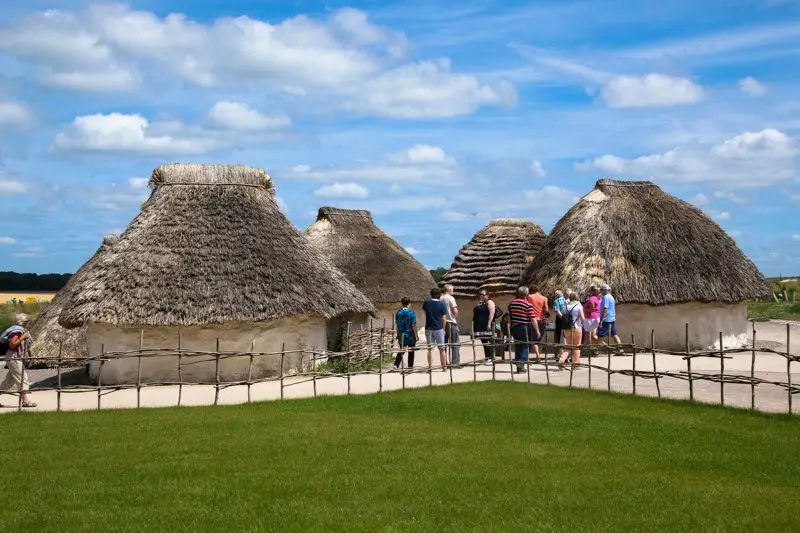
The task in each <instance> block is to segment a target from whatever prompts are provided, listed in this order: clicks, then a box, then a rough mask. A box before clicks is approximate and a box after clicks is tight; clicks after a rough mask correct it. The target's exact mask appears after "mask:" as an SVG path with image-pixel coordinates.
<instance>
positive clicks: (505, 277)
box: [442, 218, 547, 333]
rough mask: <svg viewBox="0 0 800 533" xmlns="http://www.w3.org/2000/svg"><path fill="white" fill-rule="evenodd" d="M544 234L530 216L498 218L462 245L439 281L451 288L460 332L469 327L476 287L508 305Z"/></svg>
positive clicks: (470, 326) (467, 330)
mask: <svg viewBox="0 0 800 533" xmlns="http://www.w3.org/2000/svg"><path fill="white" fill-rule="evenodd" d="M546 237H547V236H546V235H545V233H544V230H542V228H541V227H539V226H538V225H536V224H534V223H533V222H531V221H530V220H524V219H515V218H499V219H496V220H492V221H491V222H489V224H488V225H487V226H485V227H484V228H483V229H481V230H480V231H478V233H476V234H475V235H474V236H473V237H472V240H471V241H469V242H468V243H467V244H466V245H465V246H464V247H463V248H461V250H460V251H459V252H458V255H456V258H455V259H454V260H453V264H452V265H451V266H450V270H448V271H447V272H446V273H445V275H444V276H443V278H442V284H443V285H444V284H450V285H452V286H453V288H454V292H455V296H456V302H458V307H459V310H460V317H459V329H461V332H462V333H469V332H470V331H471V329H472V309H473V308H474V307H475V303H476V301H477V294H478V291H479V290H481V289H486V290H487V291H488V292H489V294H490V295H492V298H493V299H494V301H495V303H496V304H497V305H499V306H502V307H503V308H505V307H506V306H507V305H508V303H509V302H510V301H511V300H512V299H513V298H514V291H516V289H517V288H518V287H519V284H520V281H521V279H522V274H523V272H525V269H526V268H527V267H528V264H529V263H530V262H531V260H533V258H534V257H535V256H536V254H537V253H539V250H540V249H541V247H542V245H543V244H544V241H545V239H546Z"/></svg>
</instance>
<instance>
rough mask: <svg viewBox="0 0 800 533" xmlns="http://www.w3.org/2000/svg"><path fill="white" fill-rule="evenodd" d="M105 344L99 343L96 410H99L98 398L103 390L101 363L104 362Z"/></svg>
mask: <svg viewBox="0 0 800 533" xmlns="http://www.w3.org/2000/svg"><path fill="white" fill-rule="evenodd" d="M105 356H106V346H105V344H101V345H100V372H98V373H97V410H98V411H99V410H100V398H101V397H102V391H103V365H104V364H105V362H106V359H105Z"/></svg>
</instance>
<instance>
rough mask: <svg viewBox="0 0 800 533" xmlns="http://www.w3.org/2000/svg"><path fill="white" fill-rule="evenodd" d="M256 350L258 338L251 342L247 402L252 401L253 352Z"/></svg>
mask: <svg viewBox="0 0 800 533" xmlns="http://www.w3.org/2000/svg"><path fill="white" fill-rule="evenodd" d="M255 351H256V340H255V339H253V342H251V343H250V364H249V365H248V367H247V403H250V402H251V399H250V386H251V385H252V383H251V382H252V381H253V353H255Z"/></svg>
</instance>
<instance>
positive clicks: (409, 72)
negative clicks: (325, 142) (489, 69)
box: [347, 59, 517, 118]
mask: <svg viewBox="0 0 800 533" xmlns="http://www.w3.org/2000/svg"><path fill="white" fill-rule="evenodd" d="M516 100H517V95H516V90H515V89H514V87H513V86H512V85H511V84H510V83H508V82H503V81H501V82H498V83H494V84H488V83H482V82H480V81H479V80H478V79H477V78H476V77H475V76H472V75H469V74H454V73H452V72H451V70H450V61H449V60H447V59H440V60H438V61H423V62H420V63H413V64H409V65H404V66H401V67H398V68H396V69H393V70H390V71H388V72H385V73H383V74H381V75H379V76H376V77H374V78H372V79H369V80H367V81H366V82H365V83H364V84H363V85H361V86H360V87H359V90H358V92H357V94H354V95H352V98H351V99H350V100H349V103H348V104H347V107H348V108H349V109H351V110H355V111H362V112H365V113H368V114H373V115H378V116H385V117H390V118H421V117H432V118H447V117H454V116H458V115H468V114H471V113H474V112H475V111H477V110H478V109H479V108H481V107H484V106H504V107H510V106H513V105H515V104H516Z"/></svg>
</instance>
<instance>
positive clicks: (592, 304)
mask: <svg viewBox="0 0 800 533" xmlns="http://www.w3.org/2000/svg"><path fill="white" fill-rule="evenodd" d="M600 302H602V300H601V299H600V297H599V296H590V297H589V298H587V299H586V302H585V303H584V304H583V314H584V315H586V318H587V319H590V320H591V319H592V318H600Z"/></svg>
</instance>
